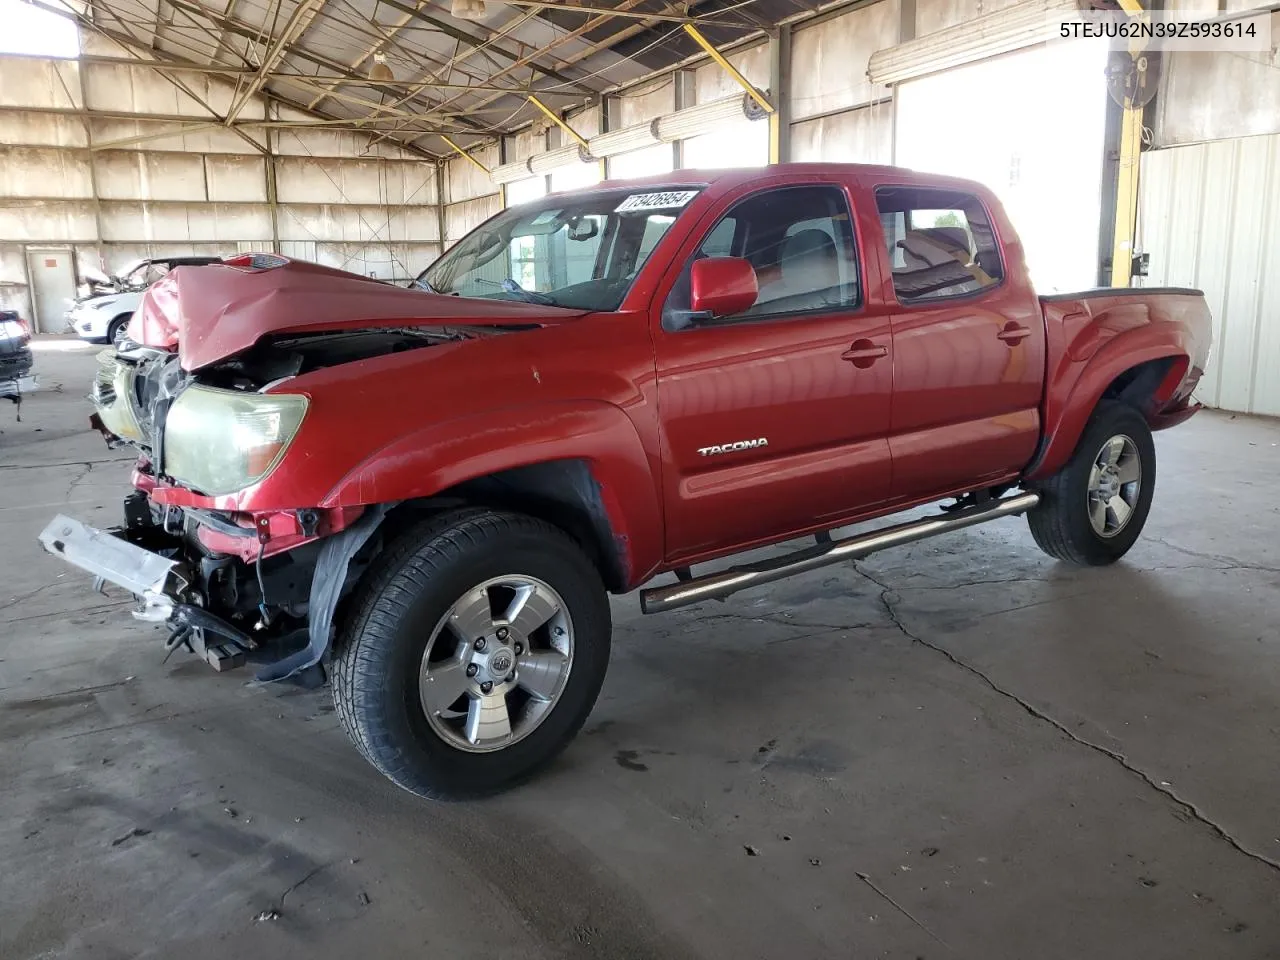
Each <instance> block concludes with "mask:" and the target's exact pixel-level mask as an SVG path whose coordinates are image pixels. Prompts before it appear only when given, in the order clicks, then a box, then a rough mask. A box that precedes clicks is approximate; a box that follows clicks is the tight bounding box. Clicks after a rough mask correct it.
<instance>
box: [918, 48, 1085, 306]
mask: <svg viewBox="0 0 1280 960" xmlns="http://www.w3.org/2000/svg"><path fill="white" fill-rule="evenodd" d="M1105 65H1106V49H1105V45H1104V44H1096V45H1095V44H1088V43H1080V44H1076V43H1055V44H1049V45H1044V44H1042V45H1040V46H1037V47H1031V48H1029V49H1026V50H1023V51H1020V52H1017V53H1011V54H1008V55H1006V56H1002V57H996V58H994V59H990V60H984V61H981V62H978V63H972V64H969V65H967V66H962V67H957V68H955V69H951V70H947V71H944V72H942V73H937V74H932V75H930V76H926V77H921V78H920V79H917V80H911V81H908V82H904V83H902V84H900V85H899V86H898V87H897V88H896V91H895V96H896V110H897V114H896V118H895V137H894V139H895V143H894V150H895V152H894V162H895V163H897V164H899V165H901V166H906V167H911V168H912V169H916V170H925V171H929V172H933V173H946V174H951V175H954V176H961V177H968V178H970V179H973V180H978V181H980V182H982V183H984V184H986V185H987V186H988V187H990V188H991V189H992V190H994V191H995V193H996V195H997V196H998V197H999V198H1000V201H1001V202H1002V203H1003V204H1004V206H1005V209H1006V210H1007V211H1008V213H1009V216H1010V218H1011V219H1012V221H1013V224H1014V226H1015V227H1016V228H1017V230H1018V232H1019V234H1020V235H1021V237H1022V240H1023V244H1024V246H1025V248H1026V255H1027V264H1028V267H1029V268H1030V270H1031V277H1032V280H1033V281H1034V282H1035V284H1036V287H1037V289H1038V290H1040V291H1041V292H1042V293H1051V292H1064V291H1070V290H1080V289H1084V288H1088V287H1093V286H1095V285H1096V280H1097V274H1098V222H1099V217H1100V211H1101V185H1102V164H1103V128H1104V123H1105V119H1106V102H1107V101H1106V98H1107V92H1106V79H1105V75H1104V73H1103V70H1104V67H1105Z"/></svg>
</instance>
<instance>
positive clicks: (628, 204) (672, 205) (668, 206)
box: [613, 190, 698, 213]
mask: <svg viewBox="0 0 1280 960" xmlns="http://www.w3.org/2000/svg"><path fill="white" fill-rule="evenodd" d="M697 195H698V191H697V190H667V191H665V192H663V193H633V194H632V195H631V196H629V197H627V199H625V200H623V201H622V202H621V203H620V204H618V205H617V206H616V207H614V209H613V212H614V213H628V212H631V211H634V210H678V209H679V208H680V207H683V206H685V205H686V204H687V203H688V202H689V201H690V200H692V199H693V198H694V197H696V196H697Z"/></svg>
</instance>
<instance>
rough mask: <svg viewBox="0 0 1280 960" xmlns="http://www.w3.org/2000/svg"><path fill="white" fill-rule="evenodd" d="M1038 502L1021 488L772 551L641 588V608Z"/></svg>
mask: <svg viewBox="0 0 1280 960" xmlns="http://www.w3.org/2000/svg"><path fill="white" fill-rule="evenodd" d="M1039 502H1040V494H1038V493H1020V494H1018V495H1016V496H1013V497H1006V498H1005V499H1003V500H992V501H990V502H988V503H984V504H982V505H980V506H975V507H968V508H966V509H964V510H961V511H959V512H958V513H949V514H944V515H943V516H941V517H928V518H926V519H924V520H913V521H911V522H910V523H900V524H897V525H896V526H892V527H883V528H881V529H880V530H872V531H871V532H870V533H863V534H860V535H858V536H856V537H850V538H849V539H847V540H836V541H835V542H834V543H823V544H820V545H819V546H817V547H810V548H809V549H807V550H800V551H797V552H796V553H790V554H787V555H786V556H783V557H772V558H770V559H768V560H761V561H760V562H759V563H749V564H746V565H744V566H740V567H730V568H729V569H728V570H721V571H720V572H719V573H710V574H707V575H706V576H705V577H695V578H694V579H692V580H688V581H685V582H682V583H673V584H671V585H670V586H666V587H654V588H652V589H650V590H641V591H640V609H641V610H642V611H644V612H645V613H665V612H666V611H668V610H675V609H677V608H679V607H686V606H688V605H689V604H691V603H698V602H699V601H702V600H723V599H724V598H725V597H727V596H730V595H731V594H734V593H737V592H738V591H739V590H746V589H747V588H748V587H758V586H760V585H761V584H765V583H773V582H774V581H775V580H782V579H785V578H786V577H791V576H795V575H796V574H797V573H807V572H808V571H810V570H817V569H818V568H819V567H825V566H827V565H829V564H832V563H839V562H841V561H842V560H860V559H861V558H863V557H865V556H869V555H870V554H873V553H876V552H877V551H880V550H884V549H885V548H886V547H899V546H902V545H903V544H907V543H915V542H916V541H917V540H926V539H928V538H929V537H936V536H938V534H940V533H950V532H951V531H952V530H962V529H964V528H965V527H972V526H976V525H977V524H979V523H986V522H987V521H989V520H998V519H1000V518H1001V517H1011V516H1013V515H1014V514H1018V513H1026V512H1027V511H1028V510H1030V509H1031V508H1032V507H1034V506H1035V505H1036V504H1037V503H1039Z"/></svg>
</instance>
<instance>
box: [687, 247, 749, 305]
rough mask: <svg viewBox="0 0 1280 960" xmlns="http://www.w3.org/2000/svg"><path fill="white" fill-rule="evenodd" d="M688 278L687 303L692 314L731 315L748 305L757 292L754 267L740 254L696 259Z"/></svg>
mask: <svg viewBox="0 0 1280 960" xmlns="http://www.w3.org/2000/svg"><path fill="white" fill-rule="evenodd" d="M689 279H690V287H691V291H690V297H689V299H690V303H689V307H690V309H691V310H692V312H693V313H695V314H698V313H704V314H710V315H711V316H712V317H731V316H733V315H734V314H735V313H741V312H742V311H743V310H748V309H750V308H751V307H752V305H754V304H755V302H756V297H758V296H759V295H760V286H759V284H758V283H757V282H756V271H755V268H754V267H752V266H751V264H750V263H748V262H747V261H746V260H743V259H742V258H741V257H707V258H706V259H704V260H695V261H694V263H693V267H692V269H691V270H690V277H689Z"/></svg>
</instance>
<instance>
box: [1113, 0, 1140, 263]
mask: <svg viewBox="0 0 1280 960" xmlns="http://www.w3.org/2000/svg"><path fill="white" fill-rule="evenodd" d="M1117 2H1118V3H1119V5H1120V8H1121V9H1122V10H1124V12H1125V13H1127V14H1129V16H1131V17H1134V18H1137V19H1147V18H1148V16H1149V14H1148V13H1147V11H1146V10H1144V9H1143V8H1142V4H1141V3H1139V2H1138V0H1117ZM1144 46H1145V43H1144V42H1143V40H1142V39H1141V38H1137V37H1133V38H1130V40H1129V58H1130V60H1131V61H1132V62H1133V63H1134V66H1135V68H1137V69H1142V60H1141V58H1142V52H1143V48H1144ZM1121 109H1122V110H1123V113H1122V114H1121V118H1120V149H1119V150H1118V151H1117V158H1118V159H1117V164H1116V167H1117V169H1116V206H1115V210H1116V226H1115V235H1114V239H1113V241H1112V247H1111V285H1112V286H1113V287H1127V286H1129V284H1130V283H1131V282H1132V280H1133V247H1134V241H1135V240H1136V239H1137V232H1138V171H1139V166H1140V164H1141V162H1142V108H1141V107H1126V106H1124V105H1123V104H1122V105H1121Z"/></svg>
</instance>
